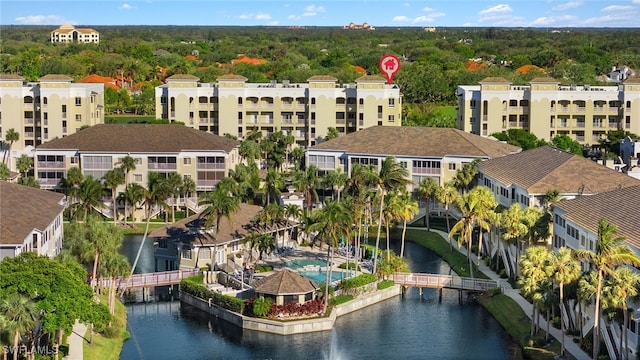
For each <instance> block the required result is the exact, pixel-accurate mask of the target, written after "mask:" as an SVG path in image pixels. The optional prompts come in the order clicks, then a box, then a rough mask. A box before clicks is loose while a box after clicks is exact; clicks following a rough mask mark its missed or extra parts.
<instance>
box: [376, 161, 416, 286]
mask: <svg viewBox="0 0 640 360" xmlns="http://www.w3.org/2000/svg"><path fill="white" fill-rule="evenodd" d="M408 177H409V171H408V170H407V169H406V168H404V167H402V165H400V163H398V162H396V161H395V160H394V158H392V157H391V156H388V157H387V158H386V159H384V160H383V161H382V165H381V166H380V171H379V172H378V176H377V178H376V182H375V183H376V189H377V191H378V196H380V207H379V209H378V211H379V213H378V233H377V235H376V247H375V248H374V249H373V251H374V254H373V255H374V256H373V258H374V262H373V273H374V274H375V273H376V270H377V260H378V258H377V256H378V247H379V246H380V232H381V231H382V212H383V210H384V197H385V195H386V193H387V192H388V191H390V190H394V189H399V188H401V187H403V186H407V185H409V184H410V183H411V180H408V179H407V178H408Z"/></svg>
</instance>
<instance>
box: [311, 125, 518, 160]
mask: <svg viewBox="0 0 640 360" xmlns="http://www.w3.org/2000/svg"><path fill="white" fill-rule="evenodd" d="M310 149H312V150H340V151H346V152H348V153H354V154H371V155H384V156H386V155H392V156H416V157H431V156H434V157H443V156H446V155H452V156H469V157H480V158H485V157H487V158H494V157H498V156H504V155H507V154H512V153H515V152H517V151H519V150H520V149H519V148H518V147H516V146H513V145H509V144H505V143H503V142H500V141H497V140H492V139H488V138H484V137H481V136H478V135H474V134H470V133H467V132H464V131H461V130H458V129H453V128H430V127H405V126H397V127H396V126H372V127H369V128H366V129H364V130H360V131H357V132H354V133H350V134H347V135H345V136H341V137H339V138H336V139H332V140H329V141H325V142H322V143H320V144H318V145H315V146H312V147H311V148H310Z"/></svg>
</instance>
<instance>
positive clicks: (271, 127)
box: [156, 75, 402, 146]
mask: <svg viewBox="0 0 640 360" xmlns="http://www.w3.org/2000/svg"><path fill="white" fill-rule="evenodd" d="M156 109H157V110H156V118H158V119H168V120H170V121H172V122H173V121H180V122H184V123H185V124H186V125H187V126H189V127H192V128H195V129H199V130H203V131H207V132H211V133H213V134H216V135H224V134H229V135H233V136H237V137H238V138H239V139H242V138H243V137H244V136H246V135H247V134H248V133H249V132H251V131H254V130H257V131H262V132H263V134H264V135H268V134H270V133H271V132H274V131H278V130H282V131H283V132H285V133H291V134H292V135H294V136H295V138H296V142H297V143H298V144H299V145H302V146H311V145H314V144H316V142H318V141H319V140H321V139H322V138H324V137H325V136H326V135H327V129H328V128H329V127H335V128H336V129H337V130H338V132H339V133H340V134H341V135H346V134H349V133H353V132H356V131H358V130H362V129H365V128H368V127H371V126H376V125H385V126H400V125H401V117H402V97H401V94H400V89H399V88H398V86H397V85H388V84H386V80H385V79H384V78H382V77H379V76H371V75H365V76H362V77H360V78H358V79H356V81H355V83H354V84H340V83H338V79H336V78H335V77H332V76H326V75H318V76H312V77H311V78H309V79H308V80H307V83H302V84H300V83H289V82H287V81H283V82H282V83H277V82H275V81H272V82H271V83H259V84H258V83H247V78H245V77H243V76H240V75H224V76H220V77H218V78H217V82H215V83H201V82H199V79H198V78H197V77H195V76H192V75H173V76H171V77H169V78H168V79H167V83H166V84H164V85H161V86H158V87H156Z"/></svg>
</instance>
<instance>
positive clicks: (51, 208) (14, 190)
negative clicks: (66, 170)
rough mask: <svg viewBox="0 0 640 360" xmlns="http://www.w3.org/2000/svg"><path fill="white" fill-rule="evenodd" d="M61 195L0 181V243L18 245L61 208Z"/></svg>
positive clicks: (62, 206) (52, 217)
mask: <svg viewBox="0 0 640 360" xmlns="http://www.w3.org/2000/svg"><path fill="white" fill-rule="evenodd" d="M63 199H64V194H61V193H56V192H51V191H47V190H40V189H36V188H32V187H29V186H24V185H19V184H14V183H9V182H6V181H0V244H2V245H14V244H15V245H19V244H22V243H23V242H24V239H25V238H26V237H27V236H29V234H30V233H31V232H32V231H33V230H34V229H37V230H40V231H43V230H44V229H46V228H47V226H49V224H51V222H52V221H53V220H54V219H55V218H56V216H58V214H60V212H62V211H63V210H64V205H62V204H63V203H62V200H63Z"/></svg>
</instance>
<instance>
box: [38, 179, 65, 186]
mask: <svg viewBox="0 0 640 360" xmlns="http://www.w3.org/2000/svg"><path fill="white" fill-rule="evenodd" d="M38 182H39V183H40V186H56V185H58V184H59V183H60V179H38Z"/></svg>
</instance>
